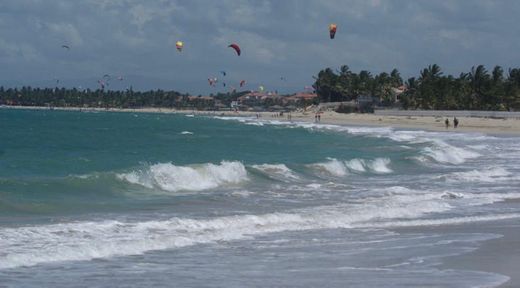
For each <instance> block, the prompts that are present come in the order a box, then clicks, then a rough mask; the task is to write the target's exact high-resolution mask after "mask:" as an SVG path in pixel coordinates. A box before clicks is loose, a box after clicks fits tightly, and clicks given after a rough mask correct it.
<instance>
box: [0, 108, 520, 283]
mask: <svg viewBox="0 0 520 288" xmlns="http://www.w3.org/2000/svg"><path fill="white" fill-rule="evenodd" d="M2 108H4V109H19V110H50V109H49V108H48V107H25V106H22V107H19V106H18V107H16V106H14V107H13V106H0V110H1V109H2ZM53 110H56V111H77V112H79V111H85V112H94V111H99V112H122V113H163V114H181V115H183V114H194V115H201V116H230V117H252V118H255V117H256V114H259V115H260V117H259V120H279V121H289V119H287V115H289V114H290V115H291V116H292V119H291V120H292V121H294V122H304V123H314V122H315V120H314V116H315V114H314V113H312V112H306V113H303V112H292V113H284V116H283V117H276V116H275V114H276V113H275V112H258V113H255V112H238V113H237V112H232V111H216V112H213V111H194V110H191V111H190V110H175V109H165V108H142V109H117V108H111V109H105V108H75V107H58V108H54V109H53ZM321 115H322V116H321V121H320V123H321V124H333V125H356V126H357V125H359V126H372V127H395V128H406V129H420V130H424V131H440V132H460V133H475V132H478V133H485V134H490V135H510V136H520V120H519V119H491V118H473V117H460V118H459V120H460V123H461V124H460V126H459V128H457V129H454V128H453V127H450V128H449V129H446V128H445V127H444V123H443V120H444V118H440V117H429V116H422V117H408V116H379V115H373V114H339V113H335V112H324V113H323V114H321ZM450 120H451V119H450ZM515 221H516V222H515ZM518 228H520V226H519V224H518V220H513V221H495V222H477V223H468V224H460V225H439V226H430V227H410V228H396V229H391V228H390V230H395V231H397V232H398V233H403V234H405V233H414V232H417V231H420V232H423V231H427V232H433V233H490V234H497V235H502V237H500V238H496V239H491V240H486V241H482V242H479V243H478V247H477V248H476V249H475V250H473V251H471V252H468V253H463V254H459V255H455V256H448V257H444V258H442V260H441V262H442V263H440V264H439V265H438V266H437V267H438V269H441V270H472V271H483V272H490V273H497V274H501V275H505V276H508V277H509V278H510V279H509V280H508V281H507V282H505V283H503V284H502V285H500V286H499V287H519V286H520V277H519V276H518V275H516V270H515V268H516V267H518V265H519V264H520V240H519V239H520V230H519V229H518Z"/></svg>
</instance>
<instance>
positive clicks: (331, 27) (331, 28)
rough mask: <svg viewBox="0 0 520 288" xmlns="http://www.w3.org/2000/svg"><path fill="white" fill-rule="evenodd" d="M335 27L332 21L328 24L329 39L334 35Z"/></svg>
mask: <svg viewBox="0 0 520 288" xmlns="http://www.w3.org/2000/svg"><path fill="white" fill-rule="evenodd" d="M336 29H337V26H336V24H334V23H333V24H330V25H329V34H330V39H334V36H336Z"/></svg>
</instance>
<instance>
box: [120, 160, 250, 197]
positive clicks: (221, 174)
mask: <svg viewBox="0 0 520 288" xmlns="http://www.w3.org/2000/svg"><path fill="white" fill-rule="evenodd" d="M118 178H119V179H121V180H124V181H127V182H129V183H132V184H138V185H141V186H144V187H147V188H159V189H161V190H164V191H170V192H176V191H202V190H207V189H213V188H217V187H219V186H223V185H232V184H239V183H241V182H244V181H247V180H248V176H247V171H246V169H245V167H244V165H243V164H242V163H240V162H228V161H222V162H221V163H220V165H215V164H212V163H207V164H202V165H192V166H176V165H174V164H172V163H160V164H155V165H152V166H150V167H149V168H148V169H144V170H139V171H133V172H130V173H122V174H118Z"/></svg>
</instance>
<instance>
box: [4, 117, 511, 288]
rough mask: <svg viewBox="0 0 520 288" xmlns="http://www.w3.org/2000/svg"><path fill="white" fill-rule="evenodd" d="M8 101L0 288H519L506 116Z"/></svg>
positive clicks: (509, 145)
mask: <svg viewBox="0 0 520 288" xmlns="http://www.w3.org/2000/svg"><path fill="white" fill-rule="evenodd" d="M16 109H19V110H15V109H0V117H2V118H1V119H2V120H3V121H4V123H10V125H7V126H6V129H8V130H7V132H5V137H4V139H3V142H2V145H3V146H2V147H0V148H1V149H0V155H1V156H2V161H4V162H3V163H5V165H2V166H0V175H2V179H1V181H0V207H2V209H1V210H0V238H2V239H3V241H2V243H0V248H2V251H4V252H3V254H0V279H3V280H4V281H5V283H6V284H5V285H7V287H41V286H49V287H50V286H52V287H68V286H73V285H74V283H76V281H82V283H83V284H85V285H86V286H99V287H105V286H107V285H109V283H112V281H114V279H117V281H118V283H121V285H124V286H128V287H142V286H144V285H157V286H164V285H166V284H167V283H171V282H172V281H174V280H175V281H176V284H178V285H179V286H184V287H200V286H201V285H203V284H204V283H208V282H211V283H213V284H214V285H215V286H226V287H243V286H247V285H253V286H262V285H265V286H303V287H315V286H317V285H319V284H320V283H321V284H323V283H327V284H328V286H330V287H345V286H349V287H381V286H383V287H384V286H385V285H390V284H391V285H394V286H395V287H403V286H409V287H421V286H427V285H429V286H433V287H457V288H458V287H498V285H501V286H500V287H517V286H518V284H519V280H520V279H518V277H517V276H516V269H515V268H516V267H517V266H518V264H519V263H520V251H518V247H519V245H518V234H519V231H518V219H520V207H519V204H520V202H518V199H520V194H519V193H518V191H517V190H518V185H519V183H520V177H519V176H518V175H520V153H519V152H520V146H519V145H518V141H517V139H518V137H517V136H518V135H519V134H518V123H517V121H519V120H515V119H506V120H502V119H479V118H465V117H461V118H459V120H460V126H459V127H458V128H457V129H454V128H453V127H449V128H448V129H446V128H445V127H444V123H443V120H444V119H438V118H435V117H410V118H411V119H409V118H408V117H394V116H375V115H370V114H337V113H334V112H324V113H322V114H320V118H321V119H320V120H321V121H319V123H316V120H315V114H314V113H302V112H298V113H294V112H293V113H290V114H288V113H284V115H283V116H279V115H276V114H275V113H271V112H262V113H251V112H245V113H244V112H238V113H236V112H223V113H222V112H197V111H175V110H170V109H158V108H150V109H135V110H134V109H108V111H109V112H121V113H104V111H107V109H81V110H80V109H77V108H72V109H69V108H67V109H61V108H54V109H53V110H52V111H50V110H49V109H48V108H42V107H38V108H29V109H26V108H25V107H21V108H16ZM80 111H81V112H82V113H79V112H80ZM140 112H142V113H140ZM288 115H290V118H289V119H288ZM237 116H238V117H237ZM379 119H381V120H379ZM438 120H440V121H438ZM466 125H467V126H466ZM78 127H81V129H78ZM288 147H290V149H288ZM35 192H37V193H35ZM41 247H43V248H41ZM57 247H59V249H57ZM292 259H298V261H293V260H292ZM101 271H105V272H103V273H101ZM231 271H241V272H240V273H232V272H231ZM93 273H94V274H96V276H95V277H93V276H92V275H93ZM64 275H65V276H66V277H64ZM135 275H139V276H135Z"/></svg>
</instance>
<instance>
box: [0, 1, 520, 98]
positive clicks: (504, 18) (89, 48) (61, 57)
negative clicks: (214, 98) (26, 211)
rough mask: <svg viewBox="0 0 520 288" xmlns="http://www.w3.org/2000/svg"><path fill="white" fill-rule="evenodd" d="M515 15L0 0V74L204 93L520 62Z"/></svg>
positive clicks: (512, 6) (21, 80)
mask: <svg viewBox="0 0 520 288" xmlns="http://www.w3.org/2000/svg"><path fill="white" fill-rule="evenodd" d="M518 15H520V1H516V0H501V1H491V0H490V1H480V0H471V1H466V0H461V1H452V0H439V1H429V0H428V1H418V0H410V1H407V0H395V1H391V0H321V1H315V0H314V1H311V0H308V1H307V0H282V1H280V0H272V1H269V0H265V1H263V0H218V1H215V0H147V1H145V0H1V1H0V66H1V69H0V85H3V86H8V87H12V86H21V85H31V86H48V87H51V86H55V85H56V79H59V81H60V82H59V85H60V86H61V85H63V86H66V87H73V86H74V87H78V86H81V87H91V88H93V87H96V85H97V84H96V81H97V80H98V79H100V78H101V77H102V76H103V75H104V74H109V75H113V76H114V77H117V76H123V77H124V80H123V81H115V80H113V81H112V83H111V86H110V88H111V89H124V88H126V87H128V86H133V88H134V89H140V90H143V89H153V88H161V89H175V90H178V91H181V92H189V93H193V94H199V93H200V94H208V93H211V92H217V91H227V89H228V88H229V87H230V86H238V83H239V82H240V80H242V79H244V80H246V81H247V83H248V84H247V89H256V88H257V87H258V85H264V86H265V87H266V89H268V90H278V91H280V92H294V91H298V90H302V89H303V87H304V86H306V85H310V84H312V83H313V79H312V76H313V75H316V74H317V73H318V72H319V71H320V70H321V69H323V68H326V67H331V68H333V69H336V68H338V67H340V66H341V65H345V64H346V65H349V66H350V68H351V70H353V71H356V72H357V71H359V70H363V69H364V70H369V71H371V72H372V73H379V72H382V71H390V70H391V69H393V68H397V69H398V70H399V71H400V72H401V74H402V76H403V77H404V78H406V77H410V76H415V75H417V74H418V73H419V70H420V69H422V68H424V67H426V66H427V65H429V64H433V63H436V64H438V65H440V66H441V68H442V69H443V71H444V72H445V73H453V74H456V75H458V73H459V72H462V71H468V70H469V69H470V68H471V66H473V65H478V64H484V65H486V66H487V67H488V69H489V70H491V69H492V67H493V66H495V65H501V66H503V67H505V68H508V67H519V66H520V53H519V52H518V51H520V21H519V20H518V19H519V18H518V17H519V16H518ZM329 23H337V25H338V32H337V34H336V39H334V40H330V39H328V37H329V36H328V25H329ZM177 40H182V41H183V42H184V50H183V51H182V53H178V52H177V51H176V50H175V42H176V41H177ZM232 42H236V43H238V44H239V45H240V46H241V48H242V56H240V57H238V56H236V55H235V54H234V51H233V50H231V48H228V47H227V45H229V44H230V43H232ZM62 45H68V46H70V50H67V49H65V48H62V47H61V46H62ZM221 70H224V71H226V72H227V76H226V77H223V76H222V75H220V73H219V71H221ZM211 76H215V77H219V80H220V81H221V82H226V84H227V87H226V88H224V87H222V85H219V87H217V88H211V87H209V86H208V84H207V79H208V77H211ZM280 77H284V78H285V80H280Z"/></svg>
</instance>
